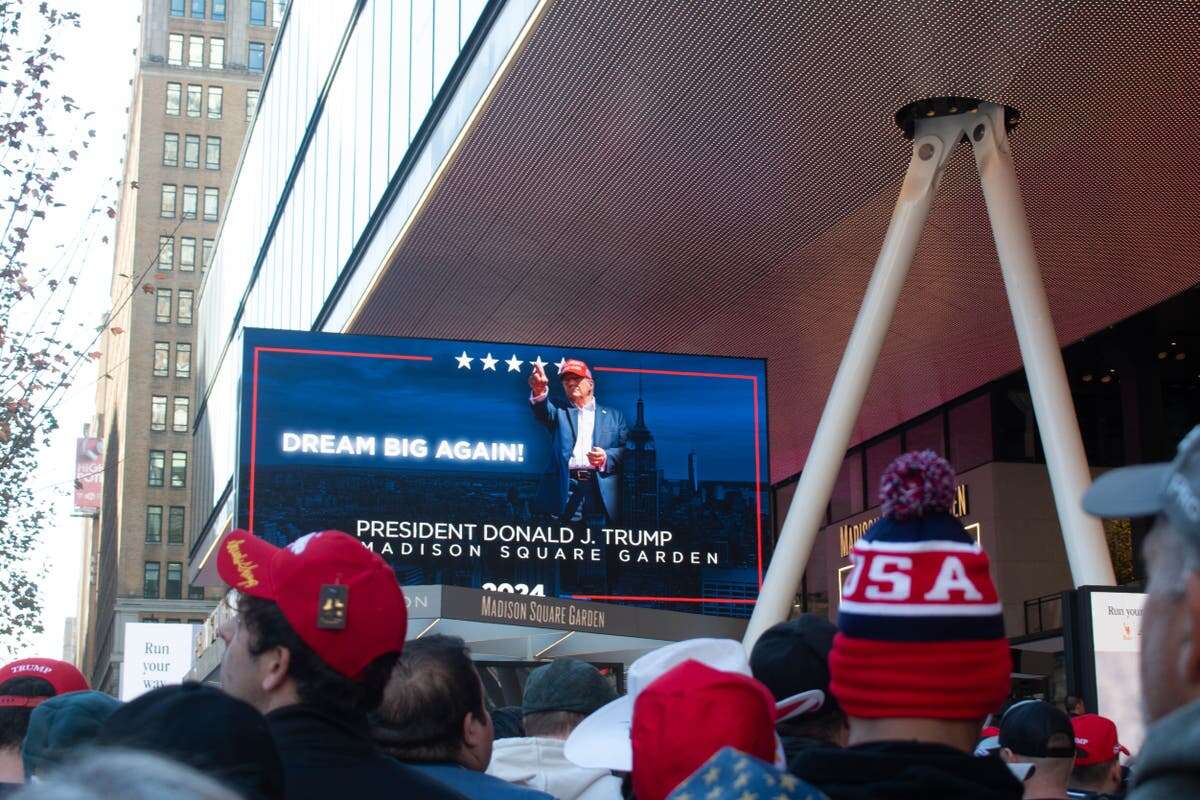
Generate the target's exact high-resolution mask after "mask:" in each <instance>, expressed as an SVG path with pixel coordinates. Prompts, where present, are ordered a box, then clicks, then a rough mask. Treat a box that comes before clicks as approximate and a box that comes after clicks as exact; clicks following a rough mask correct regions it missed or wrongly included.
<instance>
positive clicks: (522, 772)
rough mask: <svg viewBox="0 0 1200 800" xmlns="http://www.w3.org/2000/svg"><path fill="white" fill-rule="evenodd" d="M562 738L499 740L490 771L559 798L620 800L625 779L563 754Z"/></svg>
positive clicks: (566, 799)
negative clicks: (576, 761)
mask: <svg viewBox="0 0 1200 800" xmlns="http://www.w3.org/2000/svg"><path fill="white" fill-rule="evenodd" d="M564 744H566V742H564V741H563V740H562V739H549V738H545V737H541V736H538V737H526V738H521V739H499V740H497V741H496V743H495V744H493V745H492V763H491V764H489V765H488V769H487V771H488V774H489V775H495V776H496V777H497V778H503V779H504V780H506V781H508V782H509V783H515V784H519V785H521V786H528V787H530V788H532V789H540V790H541V791H543V792H546V793H547V794H549V795H553V796H554V797H556V798H558V800H620V797H621V779H620V778H618V777H617V776H615V775H613V774H612V773H611V772H609V771H608V770H606V769H593V768H589V767H580V766H576V765H575V764H573V763H571V762H570V761H568V760H567V757H566V756H564V755H563V745H564Z"/></svg>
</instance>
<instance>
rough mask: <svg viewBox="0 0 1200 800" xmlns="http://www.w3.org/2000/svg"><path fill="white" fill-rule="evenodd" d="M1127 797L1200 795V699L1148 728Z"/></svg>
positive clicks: (1139, 799)
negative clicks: (1131, 786)
mask: <svg viewBox="0 0 1200 800" xmlns="http://www.w3.org/2000/svg"><path fill="white" fill-rule="evenodd" d="M1127 797H1128V800H1161V799H1162V798H1172V800H1174V798H1179V797H1200V700H1197V701H1195V702H1193V703H1189V704H1188V705H1186V706H1183V707H1182V708H1178V709H1176V710H1175V711H1172V712H1171V713H1170V714H1168V715H1167V716H1165V717H1163V718H1162V719H1160V720H1158V721H1157V722H1155V723H1154V724H1153V725H1151V726H1150V727H1149V728H1147V729H1146V739H1145V741H1143V742H1142V750H1141V752H1140V753H1138V755H1137V761H1136V762H1135V763H1134V766H1133V788H1132V789H1130V791H1129V794H1128V795H1127Z"/></svg>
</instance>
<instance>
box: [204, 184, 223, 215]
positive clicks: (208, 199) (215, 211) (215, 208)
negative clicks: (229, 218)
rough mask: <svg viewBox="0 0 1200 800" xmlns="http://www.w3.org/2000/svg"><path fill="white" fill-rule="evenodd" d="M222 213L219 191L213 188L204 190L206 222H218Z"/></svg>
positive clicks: (209, 187)
mask: <svg viewBox="0 0 1200 800" xmlns="http://www.w3.org/2000/svg"><path fill="white" fill-rule="evenodd" d="M220 213H221V196H220V192H219V191H218V190H217V189H214V188H213V187H211V186H208V187H205V189H204V221H205V222H216V221H217V217H218V216H219V215H220Z"/></svg>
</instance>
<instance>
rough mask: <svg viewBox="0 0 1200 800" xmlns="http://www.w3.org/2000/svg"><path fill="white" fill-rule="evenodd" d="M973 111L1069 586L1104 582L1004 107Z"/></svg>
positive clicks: (1082, 460) (1100, 536)
mask: <svg viewBox="0 0 1200 800" xmlns="http://www.w3.org/2000/svg"><path fill="white" fill-rule="evenodd" d="M977 116H980V117H982V119H980V120H979V121H978V122H977V123H976V124H975V125H974V126H973V127H972V128H971V142H972V145H973V147H974V150H975V164H976V166H977V167H978V169H979V182H980V183H981V184H982V185H983V196H984V199H985V200H986V201H987V209H988V218H989V219H990V220H991V223H992V236H993V237H995V239H996V254H997V255H998V256H999V257H1000V270H1001V271H1002V272H1003V274H1004V289H1005V292H1006V293H1007V294H1008V305H1009V308H1010V309H1012V315H1013V326H1014V327H1015V328H1016V330H1017V342H1018V344H1019V345H1020V347H1021V360H1022V361H1023V362H1024V365H1025V375H1026V377H1027V378H1028V379H1029V393H1030V394H1031V395H1032V396H1033V413H1034V416H1035V417H1036V418H1037V427H1038V434H1039V435H1040V436H1041V439H1042V448H1043V449H1044V450H1045V452H1046V468H1047V469H1048V470H1049V472H1050V486H1051V488H1052V489H1053V490H1054V505H1055V506H1056V507H1057V509H1058V524H1059V526H1061V528H1062V534H1063V544H1064V545H1065V546H1066V550H1067V561H1068V562H1069V563H1070V565H1071V578H1072V580H1073V581H1074V582H1075V585H1076V586H1086V585H1096V586H1112V585H1113V584H1115V583H1116V576H1115V574H1114V573H1113V567H1112V559H1111V558H1110V557H1109V553H1108V543H1107V542H1106V541H1105V538H1104V526H1103V525H1102V523H1101V522H1100V520H1099V519H1097V518H1095V517H1093V516H1090V515H1088V514H1085V513H1083V506H1082V504H1081V500H1082V499H1083V493H1084V492H1085V491H1087V488H1088V486H1089V485H1090V484H1091V482H1092V476H1091V472H1090V471H1089V470H1088V463H1087V455H1086V454H1085V453H1084V450H1083V439H1082V437H1081V436H1080V434H1079V419H1078V418H1077V417H1076V416H1075V403H1074V401H1073V400H1072V399H1071V387H1070V386H1069V385H1068V383H1067V372H1066V369H1065V368H1064V367H1063V360H1062V352H1061V350H1060V349H1059V346H1058V337H1056V336H1055V334H1054V320H1053V318H1052V317H1051V316H1050V304H1049V303H1048V302H1047V301H1046V290H1045V287H1044V286H1043V285H1042V276H1041V273H1040V272H1039V271H1038V265H1037V257H1036V256H1035V255H1034V252H1033V238H1032V237H1031V236H1030V235H1029V226H1028V224H1027V222H1026V217H1025V205H1024V203H1023V202H1022V201H1021V189H1020V186H1019V184H1018V183H1017V172H1016V169H1015V168H1014V167H1013V159H1012V151H1011V150H1010V149H1009V146H1008V132H1007V131H1006V130H1005V126H1004V109H1003V107H1001V106H997V105H993V104H991V103H984V104H982V105H981V106H980V108H979V113H978V115H977Z"/></svg>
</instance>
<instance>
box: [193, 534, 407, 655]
mask: <svg viewBox="0 0 1200 800" xmlns="http://www.w3.org/2000/svg"><path fill="white" fill-rule="evenodd" d="M217 573H218V574H219V575H220V576H221V580H223V581H225V582H226V583H227V584H229V585H230V586H231V587H233V588H234V589H237V590H238V591H239V592H244V593H245V594H248V595H251V596H253V597H261V598H263V599H264V600H271V601H273V602H274V603H275V604H276V605H278V606H279V610H280V611H282V612H283V616H284V617H286V618H287V621H288V622H289V623H290V624H291V626H292V628H293V629H294V630H295V631H296V634H297V635H298V636H299V637H300V639H301V640H303V642H304V643H305V644H307V645H308V646H309V647H311V648H312V649H313V651H315V652H316V654H317V655H318V656H320V657H321V659H322V660H323V661H324V662H325V663H326V664H328V665H329V666H331V667H333V669H334V670H336V671H337V672H339V673H341V674H342V675H345V676H347V677H349V678H355V677H357V676H358V675H359V673H361V672H362V670H363V669H364V668H365V667H366V666H367V665H368V664H370V663H371V662H372V661H374V660H375V659H376V658H378V657H379V656H381V655H384V654H385V653H399V652H400V651H401V650H402V649H403V648H404V635H405V633H406V632H407V630H408V612H407V611H406V609H405V607H404V592H402V591H401V590H400V584H399V583H398V582H397V581H396V575H395V573H394V572H392V568H391V567H390V566H388V563H387V562H386V561H384V560H383V558H381V557H380V556H379V555H377V554H376V553H373V552H371V551H370V550H368V549H367V548H365V547H363V545H362V543H361V542H359V541H358V540H357V539H355V538H354V537H353V536H349V535H348V534H345V533H342V532H341V531H320V532H318V533H310V534H308V535H307V536H302V537H301V538H299V539H297V540H296V541H294V542H292V543H291V544H290V545H288V546H287V547H276V546H275V545H273V544H271V543H270V542H267V541H265V540H263V539H260V538H258V537H257V536H255V535H254V534H252V533H248V532H246V531H241V530H238V531H231V532H230V533H229V535H227V536H226V537H225V539H224V541H222V542H221V547H220V550H219V552H218V554H217Z"/></svg>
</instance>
